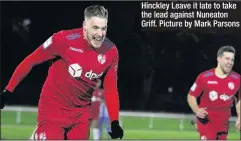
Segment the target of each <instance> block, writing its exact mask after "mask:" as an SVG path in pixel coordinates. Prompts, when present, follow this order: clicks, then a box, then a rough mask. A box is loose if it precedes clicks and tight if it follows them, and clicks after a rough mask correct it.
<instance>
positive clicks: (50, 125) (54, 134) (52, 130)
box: [33, 121, 65, 140]
mask: <svg viewBox="0 0 241 141" xmlns="http://www.w3.org/2000/svg"><path fill="white" fill-rule="evenodd" d="M33 137H34V140H64V139H65V129H64V128H63V127H61V125H60V124H58V123H55V122H54V121H41V122H39V123H38V124H37V128H36V130H35V133H34V135H33Z"/></svg>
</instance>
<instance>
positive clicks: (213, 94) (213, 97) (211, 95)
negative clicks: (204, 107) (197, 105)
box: [209, 91, 218, 101]
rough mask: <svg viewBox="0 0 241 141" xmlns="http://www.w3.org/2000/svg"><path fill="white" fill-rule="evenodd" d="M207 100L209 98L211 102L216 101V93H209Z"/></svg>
mask: <svg viewBox="0 0 241 141" xmlns="http://www.w3.org/2000/svg"><path fill="white" fill-rule="evenodd" d="M209 98H210V100H211V101H214V100H217V99H218V93H217V92H216V91H211V92H209Z"/></svg>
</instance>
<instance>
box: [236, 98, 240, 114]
mask: <svg viewBox="0 0 241 141" xmlns="http://www.w3.org/2000/svg"><path fill="white" fill-rule="evenodd" d="M236 111H237V115H238V117H240V100H238V102H237V103H236Z"/></svg>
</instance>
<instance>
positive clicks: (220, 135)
mask: <svg viewBox="0 0 241 141" xmlns="http://www.w3.org/2000/svg"><path fill="white" fill-rule="evenodd" d="M222 123H224V124H222ZM217 124H219V126H216V127H217V140H227V136H228V130H229V121H226V122H225V121H224V122H221V123H217Z"/></svg>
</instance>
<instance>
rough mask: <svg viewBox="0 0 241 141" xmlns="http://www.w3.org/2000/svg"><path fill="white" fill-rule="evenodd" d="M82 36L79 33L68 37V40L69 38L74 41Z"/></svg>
mask: <svg viewBox="0 0 241 141" xmlns="http://www.w3.org/2000/svg"><path fill="white" fill-rule="evenodd" d="M80 36H81V35H80V34H79V33H74V34H70V35H67V36H66V38H67V39H68V40H74V39H78V38H80Z"/></svg>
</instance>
